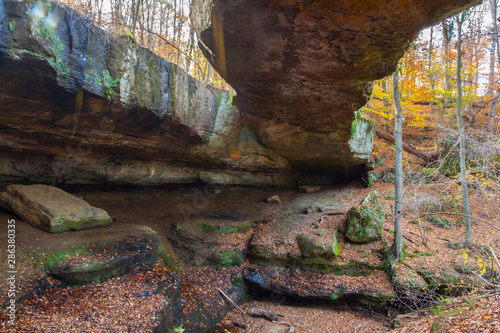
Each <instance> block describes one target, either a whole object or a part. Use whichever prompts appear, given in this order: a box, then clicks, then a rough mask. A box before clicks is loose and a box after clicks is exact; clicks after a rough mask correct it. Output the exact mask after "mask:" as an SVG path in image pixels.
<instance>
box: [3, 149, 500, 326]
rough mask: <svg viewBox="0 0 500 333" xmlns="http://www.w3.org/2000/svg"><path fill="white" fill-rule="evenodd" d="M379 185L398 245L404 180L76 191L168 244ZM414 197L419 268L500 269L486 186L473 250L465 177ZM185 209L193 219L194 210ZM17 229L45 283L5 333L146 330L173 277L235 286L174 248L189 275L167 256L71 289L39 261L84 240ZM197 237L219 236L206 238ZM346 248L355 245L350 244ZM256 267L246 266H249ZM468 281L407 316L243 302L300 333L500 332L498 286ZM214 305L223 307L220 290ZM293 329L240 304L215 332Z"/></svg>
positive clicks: (412, 227)
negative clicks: (397, 198)
mask: <svg viewBox="0 0 500 333" xmlns="http://www.w3.org/2000/svg"><path fill="white" fill-rule="evenodd" d="M425 145H426V146H428V147H431V146H432V143H431V142H427V143H426V144H425ZM375 148H376V155H375V157H378V158H380V159H381V162H382V163H383V165H381V166H378V167H377V168H376V169H375V171H378V170H382V169H384V168H387V167H390V165H391V163H393V162H392V161H391V158H390V157H389V156H392V155H393V152H392V149H393V148H392V147H391V145H389V144H386V143H384V142H382V141H379V140H378V139H377V142H376V146H375ZM405 159H406V161H407V168H408V169H409V170H410V171H412V170H413V171H416V170H419V169H421V168H422V167H421V166H420V163H421V162H420V161H418V160H417V158H416V157H413V156H410V155H406V156H405ZM372 190H377V192H378V196H379V198H380V201H381V204H382V205H383V207H384V210H385V211H386V219H385V222H384V238H383V243H380V244H381V246H382V245H383V246H388V245H390V244H391V243H392V237H393V232H392V228H393V226H392V225H393V215H392V213H391V212H392V209H393V200H394V185H393V184H388V183H375V184H374V186H373V187H371V188H363V187H362V186H361V184H360V182H359V181H353V182H349V183H345V184H340V185H338V186H333V187H323V188H322V189H321V191H319V192H317V194H307V195H308V196H307V199H306V196H305V194H303V193H299V192H298V191H297V190H296V189H288V190H280V191H275V190H273V191H264V190H252V189H241V188H240V189H236V188H230V187H227V188H223V189H222V190H221V191H216V192H214V193H210V195H207V193H206V192H204V190H203V189H193V188H185V189H180V188H176V189H171V188H170V189H148V188H144V189H137V188H136V189H130V188H114V189H111V190H106V191H104V190H98V189H79V190H78V191H73V194H75V195H77V196H80V197H83V198H85V199H86V200H87V201H88V202H89V203H91V204H92V205H95V206H98V207H101V208H104V209H106V210H107V211H108V212H109V213H110V214H111V215H113V216H114V217H115V218H116V222H115V223H114V225H113V226H112V227H111V228H115V229H116V230H121V231H124V230H126V229H127V228H129V227H130V226H131V225H137V224H140V225H146V226H148V227H150V228H152V229H154V230H155V231H157V232H158V235H159V237H160V239H161V240H162V241H164V242H167V243H168V239H167V236H166V235H167V234H168V233H171V232H172V227H173V226H177V227H179V226H180V227H182V228H183V229H186V230H187V229H188V228H190V227H191V229H192V230H197V228H196V226H199V225H200V223H202V222H203V221H207V218H208V219H209V220H217V219H219V220H230V221H231V223H244V222H247V221H254V222H256V223H257V224H258V225H260V224H262V223H265V221H266V220H269V219H270V218H272V217H273V216H284V215H285V214H287V213H289V212H293V211H297V207H299V206H300V204H306V203H308V202H309V201H310V200H311V195H312V196H313V197H314V196H323V197H324V196H329V197H335V196H339V198H340V201H341V202H342V205H343V207H346V208H347V209H349V208H350V207H352V206H355V205H356V204H357V203H359V202H360V201H361V199H362V198H363V197H364V196H365V195H366V194H367V193H369V192H370V191H372ZM275 194H277V195H279V196H280V198H281V202H282V203H281V204H280V205H270V204H268V203H266V202H265V199H267V198H269V197H270V196H272V195H275ZM405 194H406V195H405V202H404V205H405V207H406V209H405V214H404V217H403V232H404V234H405V236H406V237H405V243H406V246H407V247H406V251H407V254H408V257H407V258H406V264H408V265H409V266H411V267H422V266H424V265H425V267H426V268H427V269H429V270H443V269H455V270H458V269H460V270H462V271H467V272H468V273H469V274H470V275H472V276H476V277H478V276H481V277H483V278H486V277H487V276H486V275H485V274H484V273H482V270H483V266H484V265H485V264H486V266H487V267H488V268H489V269H492V268H495V269H497V270H498V267H496V265H495V263H494V262H493V261H491V260H490V259H489V257H488V255H487V251H485V246H492V247H493V248H494V250H495V251H496V252H497V253H499V252H498V251H499V249H500V231H498V230H497V229H495V228H494V227H492V225H491V223H492V224H493V225H495V224H496V225H497V226H498V223H497V217H498V216H499V213H500V205H499V202H498V201H495V200H491V198H490V197H489V196H487V195H485V193H484V192H483V191H480V190H478V189H474V188H471V189H470V200H471V215H472V216H475V217H478V218H479V219H480V220H477V219H476V220H473V221H472V222H473V232H474V243H475V247H474V248H473V249H470V250H468V249H455V248H454V247H453V246H450V244H458V243H461V242H463V240H464V237H465V226H464V223H463V217H462V216H460V212H461V205H460V203H459V200H458V198H459V194H460V188H459V186H458V183H457V182H456V181H455V180H453V179H449V178H446V177H444V176H442V175H438V176H436V178H434V179H433V180H432V181H424V180H422V181H420V180H418V179H417V180H415V179H413V180H412V181H409V183H408V184H407V185H406V186H405ZM205 199H206V200H205ZM308 200H309V201H308ZM205 201H206V202H205ZM298 203H299V204H298ZM186 204H187V208H186ZM183 207H184V208H183ZM186 209H187V211H188V212H189V214H188V215H189V216H187V215H186ZM417 212H418V213H419V215H417ZM431 213H432V214H431ZM425 214H429V215H425ZM12 218H15V219H16V220H17V217H15V216H13V215H11V214H10V213H8V212H7V211H4V210H1V211H0V219H1V222H2V223H1V225H2V232H1V233H0V235H1V236H0V237H1V238H0V246H1V248H7V247H6V244H7V237H6V232H5V230H6V228H7V227H6V221H7V220H9V219H12ZM19 220H20V219H19ZM419 220H420V221H419ZM485 221H486V222H485ZM488 222H489V223H488ZM322 223H324V224H325V227H326V226H328V225H334V224H336V223H339V224H340V225H341V226H342V224H343V223H345V221H343V219H342V218H341V217H328V218H327V219H325V221H324V222H322ZM17 227H18V231H19V234H18V237H19V239H20V240H22V241H21V242H20V243H19V244H18V249H19V253H18V254H19V258H18V267H17V268H18V271H19V274H18V280H17V286H18V288H20V289H23V288H24V289H25V290H27V289H29V288H30V286H31V287H32V286H33V285H34V284H36V283H39V281H41V280H43V288H38V289H37V292H36V293H34V294H31V295H27V297H26V298H27V299H26V300H24V301H22V302H20V303H19V304H17V321H16V326H15V327H9V326H7V325H6V321H7V319H8V318H7V311H6V310H5V309H3V310H0V320H1V322H2V324H0V331H1V332H148V331H151V330H152V328H153V327H154V326H155V325H156V323H157V320H158V312H157V311H158V309H159V308H160V307H161V306H162V304H164V303H165V302H168V297H169V296H168V293H166V292H163V291H162V292H158V290H160V289H161V290H164V289H168V288H165V285H166V284H168V283H170V282H169V281H170V280H168V278H167V277H168V276H170V275H172V274H178V275H179V276H180V277H181V278H183V279H186V280H188V281H190V286H191V288H196V289H197V292H198V293H206V292H207V291H209V290H217V288H222V286H223V285H224V284H226V283H228V282H227V281H224V280H220V281H216V280H214V279H212V278H210V277H211V276H212V274H213V271H214V270H217V269H216V268H210V267H207V266H198V267H194V268H193V267H188V266H185V265H184V264H183V259H184V258H183V254H182V253H170V254H171V255H172V257H173V258H174V259H175V260H176V261H177V262H178V264H179V265H180V266H181V270H180V272H174V271H172V270H170V269H169V268H165V267H164V266H163V265H162V264H161V262H159V263H158V264H157V265H155V266H153V267H151V268H142V269H136V270H134V271H133V272H132V273H130V274H127V275H125V276H123V277H120V278H116V279H111V280H108V281H106V282H103V283H92V284H90V285H86V286H72V287H67V286H61V285H60V284H58V282H57V281H56V280H54V279H52V278H50V277H45V276H44V274H45V273H44V272H43V270H42V267H40V265H39V262H38V263H37V260H39V255H40V253H43V251H44V250H45V249H50V248H53V247H57V246H60V245H61V244H64V245H65V246H66V245H68V244H70V243H71V242H78V241H81V239H78V238H72V237H70V236H71V233H67V234H61V235H47V234H44V233H43V232H39V231H36V230H34V229H32V228H31V227H29V225H27V224H25V223H24V222H23V221H18V226H17ZM4 229H5V230H4ZM254 229H255V228H251V229H250V230H248V231H246V232H243V233H232V234H228V235H224V237H225V238H224V239H225V241H226V242H227V243H228V244H230V245H228V246H232V247H231V249H233V250H238V248H237V247H238V246H240V247H241V246H245V245H246V242H247V240H248V238H249V237H251V235H252V232H253V230H254ZM109 230H111V229H109ZM109 230H108V231H109ZM113 230H114V229H113ZM102 232H106V229H102ZM277 232H278V231H277ZM198 236H199V237H212V236H206V235H203V234H200V235H198ZM213 237H215V236H213ZM424 238H425V239H426V242H425V244H424V241H423V239H424ZM231 244H232V245H231ZM233 245H234V246H233ZM342 246H346V244H344V243H342ZM341 251H342V250H341ZM37 258H38V259H37ZM0 260H1V265H3V266H1V267H0V269H1V270H2V272H4V271H7V268H6V267H4V266H5V263H6V262H7V259H6V253H5V251H2V252H1V255H0ZM193 260H194V259H193ZM247 264H248V263H244V264H243V266H244V265H247ZM218 270H228V271H230V272H232V271H235V272H236V271H238V270H241V267H231V268H227V269H226V268H218ZM372 283H377V282H376V281H373V282H372ZM463 287H464V289H465V290H467V292H466V293H465V294H464V295H459V296H455V297H453V296H447V295H445V294H443V295H442V296H441V298H440V299H439V301H438V302H434V303H433V304H431V305H430V306H428V307H422V308H419V309H416V310H412V311H409V312H408V311H404V312H398V311H397V309H394V308H391V307H390V306H388V307H386V308H384V309H383V311H380V309H378V310H377V309H371V308H370V307H360V306H359V305H358V304H350V303H348V302H330V303H315V302H297V301H295V300H287V299H286V298H285V299H282V298H278V299H273V298H272V297H271V298H268V297H263V298H253V299H251V300H250V301H249V302H247V303H245V304H244V305H242V308H243V309H244V310H245V309H249V308H260V309H265V310H269V311H272V312H275V313H278V314H281V315H283V317H280V322H286V323H288V324H290V325H292V326H293V327H294V329H295V332H304V333H308V332H311V333H312V332H387V331H395V332H427V331H431V327H433V326H434V332H438V331H439V332H500V306H499V302H500V295H499V294H498V293H497V295H494V292H493V291H492V290H493V289H494V287H495V286H493V287H492V286H489V287H488V286H485V285H484V284H481V285H480V284H477V285H467V282H464V286H463ZM162 288H163V289H162ZM7 289H8V286H7V284H5V285H2V289H1V290H0V291H1V293H0V295H1V298H0V303H2V302H4V301H6V299H7V296H6V295H7V293H8V290H7ZM20 291H21V290H20ZM497 291H498V289H497ZM215 294H216V293H215ZM214 301H215V302H218V303H224V300H223V299H222V298H220V297H219V299H217V300H214ZM207 304H208V303H207ZM207 306H208V305H207ZM229 307H230V306H229V305H228V308H229ZM234 321H237V322H246V323H247V324H248V328H247V329H246V330H243V329H241V328H237V327H235V326H234V325H233V322H234ZM288 324H287V325H285V324H280V323H273V322H269V321H266V320H265V319H262V318H250V317H247V318H242V315H241V314H239V313H238V312H237V311H236V310H233V311H231V312H230V313H229V314H228V315H227V316H226V318H225V319H224V320H223V322H222V323H221V324H220V325H219V326H218V328H217V330H216V331H217V332H220V333H227V332H262V333H274V332H276V333H278V332H289V330H290V325H288ZM2 325H3V326H2ZM438 326H439V327H438Z"/></svg>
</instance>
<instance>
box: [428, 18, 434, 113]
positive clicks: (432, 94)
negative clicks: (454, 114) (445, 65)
mask: <svg viewBox="0 0 500 333" xmlns="http://www.w3.org/2000/svg"><path fill="white" fill-rule="evenodd" d="M433 34H434V27H431V37H430V40H429V64H428V67H427V69H428V71H429V81H430V83H431V100H430V103H429V106H430V107H431V113H432V110H433V109H434V75H433V73H432V51H433V48H434V45H433V44H432V43H433V41H434V40H433Z"/></svg>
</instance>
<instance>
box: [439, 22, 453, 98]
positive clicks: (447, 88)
mask: <svg viewBox="0 0 500 333" xmlns="http://www.w3.org/2000/svg"><path fill="white" fill-rule="evenodd" d="M442 27H443V43H444V62H445V65H444V66H445V68H444V92H445V94H446V96H445V98H444V106H445V107H448V106H449V105H450V101H451V100H450V94H451V77H450V67H451V65H450V57H451V56H450V41H451V37H452V29H453V23H451V22H448V21H444V22H443V23H442Z"/></svg>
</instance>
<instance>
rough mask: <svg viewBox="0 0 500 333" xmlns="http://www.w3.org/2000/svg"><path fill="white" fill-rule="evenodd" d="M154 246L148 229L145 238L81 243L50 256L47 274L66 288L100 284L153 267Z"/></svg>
mask: <svg viewBox="0 0 500 333" xmlns="http://www.w3.org/2000/svg"><path fill="white" fill-rule="evenodd" d="M148 229H149V228H148ZM158 246H159V240H158V238H157V236H156V233H155V232H154V231H152V230H151V234H150V235H148V236H142V237H135V236H126V237H124V238H122V239H119V240H115V241H101V242H97V243H88V244H83V245H82V246H81V247H77V248H75V247H73V248H71V249H69V250H68V251H67V252H66V253H65V252H60V251H59V252H55V253H54V254H52V258H53V262H54V261H55V263H53V264H51V265H49V267H48V272H49V274H50V275H51V276H53V277H55V278H56V279H58V280H60V281H62V282H64V283H67V284H69V285H82V284H88V283H92V282H98V283H100V282H104V281H106V280H109V279H111V278H114V277H118V276H122V275H125V274H128V273H130V272H131V271H132V270H133V269H134V268H136V267H145V266H150V265H153V264H154V263H156V262H157V261H158ZM61 257H63V259H59V258H61ZM58 261H61V262H58Z"/></svg>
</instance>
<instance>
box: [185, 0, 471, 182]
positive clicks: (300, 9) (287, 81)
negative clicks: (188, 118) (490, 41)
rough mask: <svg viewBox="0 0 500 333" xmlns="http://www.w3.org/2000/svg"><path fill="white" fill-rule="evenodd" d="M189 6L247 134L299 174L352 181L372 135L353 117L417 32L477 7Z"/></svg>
mask: <svg viewBox="0 0 500 333" xmlns="http://www.w3.org/2000/svg"><path fill="white" fill-rule="evenodd" d="M480 2H481V1H480V0H459V1H456V0H437V1H424V0H419V1H406V0H396V1H381V0H366V1H348V0H341V1H331V0H318V1H303V0H301V1H277V0H271V1H269V0H257V1H254V0H236V1H228V0H194V1H193V2H192V6H191V20H192V23H193V26H194V27H195V29H196V30H197V33H198V36H199V40H200V47H201V49H202V51H203V52H204V54H205V56H206V57H207V59H208V60H209V61H210V62H211V63H212V65H213V66H214V68H215V69H217V71H218V72H219V73H220V74H221V75H222V77H224V78H225V79H226V81H227V82H228V83H229V84H231V86H232V87H234V89H235V90H236V92H237V93H238V95H237V96H236V97H235V104H236V105H237V106H238V107H239V108H240V109H241V111H242V116H243V123H244V125H245V127H246V128H248V129H250V130H252V131H254V132H255V133H257V134H258V135H259V139H260V141H261V142H263V143H264V144H265V145H266V146H267V147H270V148H272V149H273V150H275V151H276V152H278V153H279V154H281V155H282V156H284V157H285V158H287V159H288V160H289V161H290V162H291V163H292V164H293V165H295V166H296V167H297V168H300V169H309V170H311V169H312V170H316V171H317V170H322V171H327V172H332V171H340V172H342V173H347V174H355V173H357V172H360V170H362V169H363V166H364V165H365V164H366V163H367V162H368V160H369V157H370V154H371V150H372V142H373V135H372V133H373V126H372V125H371V124H370V122H369V121H366V120H364V119H362V117H361V115H360V113H359V112H358V113H357V114H356V115H355V112H357V111H358V110H359V109H360V108H361V107H362V106H363V105H364V104H365V103H366V102H367V101H368V99H369V98H370V95H371V90H372V84H371V81H373V80H376V79H380V78H383V77H384V76H387V75H389V74H390V73H392V72H393V71H394V70H395V68H396V65H397V62H398V61H399V59H400V58H401V57H402V56H403V54H404V52H405V49H406V48H407V47H408V46H409V45H410V43H411V41H412V40H413V39H414V38H415V37H416V36H417V35H418V33H419V31H420V30H421V29H423V28H425V27H428V26H431V25H433V24H436V23H438V22H440V21H442V20H443V19H445V18H446V17H448V16H451V15H453V14H456V13H459V12H461V11H463V10H464V9H465V8H467V7H469V6H471V5H474V4H478V3H480Z"/></svg>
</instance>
